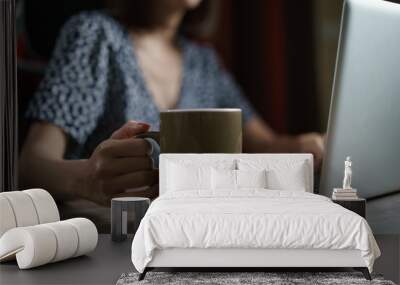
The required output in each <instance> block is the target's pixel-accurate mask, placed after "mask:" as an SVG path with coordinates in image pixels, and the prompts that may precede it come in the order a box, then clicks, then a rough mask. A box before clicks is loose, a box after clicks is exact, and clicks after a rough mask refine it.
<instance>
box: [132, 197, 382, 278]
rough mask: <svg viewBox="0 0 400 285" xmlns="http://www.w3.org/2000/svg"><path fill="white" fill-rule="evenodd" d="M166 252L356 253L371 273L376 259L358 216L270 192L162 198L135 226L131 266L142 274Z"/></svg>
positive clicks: (322, 200)
mask: <svg viewBox="0 0 400 285" xmlns="http://www.w3.org/2000/svg"><path fill="white" fill-rule="evenodd" d="M165 248H274V249H279V248H293V249H294V248H301V249H358V250H360V251H361V255H362V257H363V259H364V260H365V264H366V266H367V267H368V268H369V270H370V271H371V272H372V267H373V263H374V260H375V259H376V258H377V257H379V255H380V251H379V248H378V246H377V244H376V242H375V239H374V237H373V235H372V232H371V229H370V227H369V226H368V224H367V222H366V220H365V219H363V218H362V217H360V216H359V215H357V214H354V213H353V212H351V211H349V210H346V209H344V208H342V207H341V206H339V205H337V204H335V203H333V202H332V201H330V199H328V198H326V197H324V196H320V195H316V194H311V193H306V192H299V191H273V190H248V191H245V190H241V191H235V192H226V193H221V194H220V196H218V197H215V193H214V194H213V195H210V196H207V195H206V194H204V195H202V196H199V195H198V192H197V191H193V192H190V191H185V192H180V193H178V194H176V192H175V193H174V192H172V193H167V194H164V195H162V196H161V197H159V198H157V199H156V200H155V201H154V202H153V203H152V204H151V206H150V208H149V210H148V211H147V213H146V215H145V217H144V218H143V220H142V221H141V223H140V226H139V229H138V231H137V233H136V235H135V237H134V240H133V243H132V262H133V264H134V266H135V267H136V269H137V270H138V271H139V272H143V270H144V268H145V267H146V265H147V264H148V263H149V262H150V261H151V260H152V257H153V252H154V250H155V249H165Z"/></svg>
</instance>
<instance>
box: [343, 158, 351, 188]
mask: <svg viewBox="0 0 400 285" xmlns="http://www.w3.org/2000/svg"><path fill="white" fill-rule="evenodd" d="M351 175H352V170H351V157H350V156H348V157H346V161H345V162H344V178H343V189H352V188H351Z"/></svg>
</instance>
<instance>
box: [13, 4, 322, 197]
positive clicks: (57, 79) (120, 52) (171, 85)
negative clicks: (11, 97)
mask: <svg viewBox="0 0 400 285" xmlns="http://www.w3.org/2000/svg"><path fill="white" fill-rule="evenodd" d="M113 2H114V3H115V4H116V5H115V7H114V8H116V9H115V10H113V12H112V13H110V14H106V13H100V12H91V13H83V14H80V15H78V16H76V17H73V18H72V19H71V20H70V21H69V22H68V23H67V24H66V25H65V27H64V28H63V30H62V32H61V35H60V37H59V40H58V43H57V46H56V49H55V52H54V55H53V58H52V60H51V62H50V64H49V67H48V70H47V73H46V76H45V78H44V80H43V82H42V83H41V84H40V87H39V90H38V92H37V94H36V96H35V98H34V100H33V101H32V102H31V104H30V107H29V109H28V117H29V118H31V119H33V120H35V122H34V123H33V124H32V126H31V128H30V131H29V134H28V138H27V140H26V142H25V145H24V147H23V150H22V154H21V164H20V169H21V178H22V181H23V182H25V185H27V186H40V187H43V188H45V189H48V190H49V191H50V192H51V193H52V194H53V195H55V197H56V198H57V199H67V198H71V197H72V198H73V197H79V198H84V199H88V200H91V201H94V202H96V203H100V204H109V200H110V197H113V196H116V195H120V194H122V193H123V192H124V191H125V190H126V189H131V188H138V187H144V186H152V185H154V184H156V183H157V182H158V173H157V172H156V171H155V170H152V167H151V159H150V158H149V154H148V152H149V148H150V147H149V145H148V143H147V142H146V141H145V140H143V139H136V138H133V136H134V135H135V134H139V133H142V132H146V131H148V130H149V129H150V128H152V129H158V124H159V122H158V117H159V111H160V110H165V109H171V108H207V107H239V108H241V109H242V111H243V117H244V138H243V140H244V141H243V144H244V149H245V151H246V152H312V153H313V154H314V155H315V157H316V160H317V163H318V162H319V161H320V160H321V157H322V151H323V143H322V138H321V136H319V135H318V134H305V135H300V136H281V135H277V134H275V133H274V132H273V131H272V130H271V129H270V128H269V127H268V126H267V124H266V123H265V122H263V121H262V120H261V119H260V118H258V117H257V116H256V115H255V113H254V111H253V110H252V108H251V106H250V105H249V103H248V102H247V101H246V100H245V98H244V97H243V96H242V94H241V92H240V90H239V88H238V87H237V85H236V84H235V82H234V81H233V80H232V78H231V77H230V75H229V74H228V73H227V72H226V71H225V70H223V69H222V68H221V67H220V65H219V64H218V59H217V57H216V55H215V53H214V51H213V50H212V49H210V48H206V47H202V46H200V45H197V44H195V43H194V42H191V41H190V40H188V39H187V38H186V37H185V36H184V35H185V31H187V28H188V25H187V24H188V23H190V21H193V19H198V18H199V17H200V16H201V15H202V12H204V9H205V8H206V7H207V5H209V4H210V1H201V0H161V1H160V0H152V1H150V0H118V1H113ZM133 120H134V121H133ZM135 195H136V196H137V195H143V196H155V195H156V192H155V191H150V190H147V191H142V192H140V193H135Z"/></svg>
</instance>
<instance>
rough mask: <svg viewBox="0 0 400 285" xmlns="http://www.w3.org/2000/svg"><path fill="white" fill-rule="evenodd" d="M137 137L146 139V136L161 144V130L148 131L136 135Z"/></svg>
mask: <svg viewBox="0 0 400 285" xmlns="http://www.w3.org/2000/svg"><path fill="white" fill-rule="evenodd" d="M135 138H138V139H146V138H149V139H153V140H155V141H156V142H157V143H158V145H160V132H146V133H143V134H138V135H136V136H135Z"/></svg>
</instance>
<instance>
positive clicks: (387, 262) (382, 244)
mask: <svg viewBox="0 0 400 285" xmlns="http://www.w3.org/2000/svg"><path fill="white" fill-rule="evenodd" d="M375 239H376V241H377V243H378V245H379V248H380V250H381V257H379V258H378V259H377V260H376V262H375V266H374V272H376V273H380V274H383V276H384V277H385V279H388V280H392V281H393V282H395V283H396V284H400V235H376V236H375Z"/></svg>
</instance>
